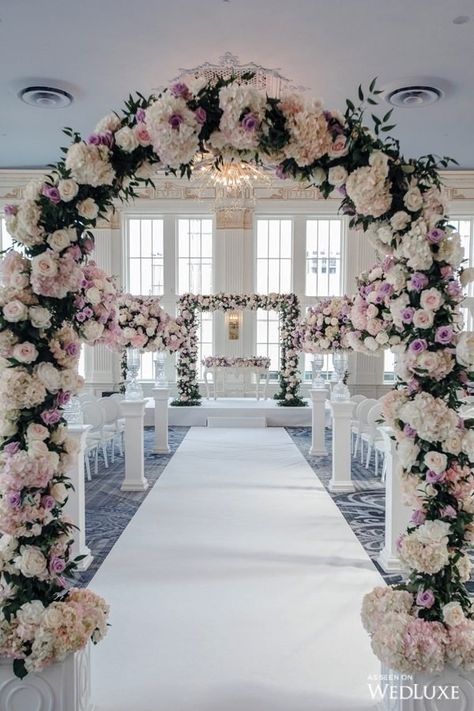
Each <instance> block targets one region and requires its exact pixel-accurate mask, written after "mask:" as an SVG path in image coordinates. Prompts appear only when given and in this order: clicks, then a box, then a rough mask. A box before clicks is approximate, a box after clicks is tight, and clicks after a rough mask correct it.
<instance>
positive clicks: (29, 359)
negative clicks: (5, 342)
mask: <svg viewBox="0 0 474 711" xmlns="http://www.w3.org/2000/svg"><path fill="white" fill-rule="evenodd" d="M12 356H13V358H15V359H16V360H17V361H19V362H20V363H33V361H35V360H36V359H37V357H38V351H37V350H36V346H35V345H33V343H29V341H24V342H23V343H17V344H16V346H13V353H12Z"/></svg>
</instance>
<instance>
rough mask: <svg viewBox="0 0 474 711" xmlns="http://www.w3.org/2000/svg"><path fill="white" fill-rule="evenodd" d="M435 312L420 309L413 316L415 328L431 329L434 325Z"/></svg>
mask: <svg viewBox="0 0 474 711" xmlns="http://www.w3.org/2000/svg"><path fill="white" fill-rule="evenodd" d="M433 320H434V315H433V311H427V310H426V309H418V311H415V313H414V315H413V325H414V327H415V328H431V326H432V325H433Z"/></svg>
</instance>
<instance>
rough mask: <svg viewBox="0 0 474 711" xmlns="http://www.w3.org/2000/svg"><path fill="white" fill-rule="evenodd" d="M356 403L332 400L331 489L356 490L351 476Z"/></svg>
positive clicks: (335, 490) (340, 490)
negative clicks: (352, 430)
mask: <svg viewBox="0 0 474 711" xmlns="http://www.w3.org/2000/svg"><path fill="white" fill-rule="evenodd" d="M353 409H354V403H353V402H351V401H347V402H337V401H336V402H332V401H331V412H332V476H331V481H330V482H329V491H332V492H334V493H338V492H349V491H354V484H353V483H352V476H351V420H352V412H353Z"/></svg>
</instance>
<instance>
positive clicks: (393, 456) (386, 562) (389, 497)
mask: <svg viewBox="0 0 474 711" xmlns="http://www.w3.org/2000/svg"><path fill="white" fill-rule="evenodd" d="M379 429H380V432H381V433H382V437H383V439H384V444H385V458H386V459H385V471H386V475H385V543H384V547H383V549H382V551H381V553H380V555H379V557H378V558H377V560H378V562H379V564H380V565H381V566H382V568H383V569H384V570H385V571H386V572H387V573H392V572H398V571H400V570H401V569H402V566H401V563H400V558H399V557H398V551H397V539H398V537H399V536H400V534H401V533H404V532H405V531H406V528H407V526H408V522H409V520H410V516H411V509H410V508H409V507H408V506H405V504H404V503H403V502H402V491H401V482H402V471H403V467H402V465H401V464H400V460H399V459H398V455H397V447H396V442H395V441H394V440H393V439H392V438H391V437H390V434H391V432H392V429H391V428H390V427H380V428H379Z"/></svg>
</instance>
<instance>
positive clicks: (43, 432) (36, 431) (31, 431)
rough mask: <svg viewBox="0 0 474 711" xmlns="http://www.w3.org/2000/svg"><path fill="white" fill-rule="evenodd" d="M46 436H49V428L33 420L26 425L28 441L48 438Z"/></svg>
mask: <svg viewBox="0 0 474 711" xmlns="http://www.w3.org/2000/svg"><path fill="white" fill-rule="evenodd" d="M48 437H49V430H48V428H47V427H45V426H44V425H40V424H37V423H35V422H32V423H31V424H30V425H28V427H27V429H26V439H27V440H28V441H33V440H45V439H48Z"/></svg>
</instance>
